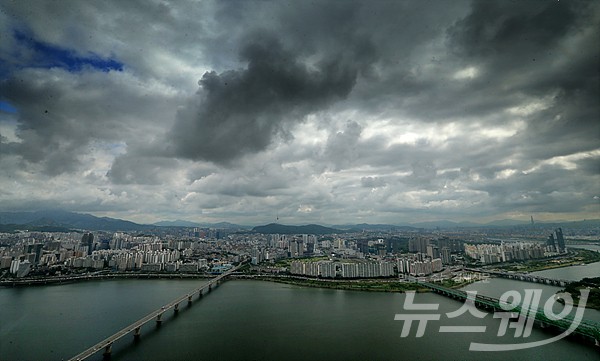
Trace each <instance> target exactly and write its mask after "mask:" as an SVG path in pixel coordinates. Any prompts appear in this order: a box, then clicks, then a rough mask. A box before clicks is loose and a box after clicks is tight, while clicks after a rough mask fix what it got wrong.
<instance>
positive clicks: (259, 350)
mask: <svg viewBox="0 0 600 361" xmlns="http://www.w3.org/2000/svg"><path fill="white" fill-rule="evenodd" d="M588 266H589V268H591V269H596V268H594V267H597V266H598V264H593V265H588ZM588 266H577V267H579V268H577V270H578V272H583V273H585V272H588V271H589V270H586V269H587V267H588ZM572 269H573V267H568V268H563V269H560V270H562V271H563V273H562V275H563V276H564V278H567V276H566V275H568V274H572V272H573V271H572ZM553 271H558V269H557V270H553ZM543 272H547V271H543ZM555 276H557V277H558V276H559V275H555ZM202 282H203V281H202V280H160V279H158V280H105V281H95V282H83V283H73V284H66V285H55V286H39V287H29V288H3V289H0V307H1V308H0V309H1V310H2V317H1V321H2V322H0V359H1V360H7V361H10V360H61V359H67V358H69V357H71V356H74V355H75V354H77V353H78V352H80V351H82V350H83V349H85V348H87V347H89V346H91V345H92V344H95V343H96V342H98V341H100V340H101V339H103V338H105V337H107V336H108V335H110V334H112V333H114V332H116V331H118V330H119V329H121V328H122V327H124V326H126V325H127V324H129V323H131V322H133V321H135V320H137V319H139V318H141V317H142V316H144V315H145V314H147V313H149V312H150V311H152V310H154V309H157V308H159V307H160V306H161V305H163V304H165V303H167V302H169V301H171V300H172V299H174V298H175V297H177V296H180V295H182V294H185V293H186V292H187V291H189V290H191V289H193V288H195V287H196V286H198V285H199V284H201V283H202ZM525 288H542V289H543V292H544V298H543V299H544V300H545V299H546V298H547V297H550V296H551V295H552V294H553V293H554V292H556V291H557V290H558V289H559V288H557V287H552V286H547V285H538V284H534V283H525V282H519V281H513V280H507V279H492V280H489V281H487V282H478V283H475V284H471V285H469V286H467V287H466V289H476V290H478V292H480V293H482V294H489V295H490V296H495V297H497V296H499V295H500V294H501V293H502V292H504V291H505V290H509V289H515V290H521V291H522V290H523V289H525ZM405 297H406V295H405V294H398V293H370V292H356V291H341V290H331V289H319V288H306V287H299V286H292V285H285V284H278V283H270V282H263V281H250V280H232V281H227V282H225V283H223V284H222V285H221V286H220V287H219V288H217V289H215V290H214V291H213V292H211V294H209V295H207V296H205V297H204V298H203V299H201V300H198V299H195V300H194V303H193V305H192V306H191V307H187V306H186V307H182V310H181V311H180V313H179V314H178V315H176V316H175V315H174V314H173V313H172V312H171V311H169V312H168V315H169V316H168V317H167V318H166V322H164V323H163V325H162V326H161V327H160V328H156V327H155V326H154V325H150V324H148V325H146V326H144V328H142V337H141V340H140V341H139V342H135V341H134V340H133V337H132V336H126V337H125V338H123V339H121V340H120V341H118V342H117V343H115V345H114V347H113V354H112V358H111V359H112V360H196V359H209V360H214V359H222V360H225V359H227V360H232V359H264V360H282V359H287V360H323V359H328V360H365V359H407V360H412V359H414V360H443V359H447V360H454V359H461V360H481V359H486V360H507V359H513V360H542V359H543V360H561V361H564V360H598V350H597V349H595V348H594V347H591V346H586V345H583V344H579V343H576V342H574V341H571V340H560V341H558V342H555V343H552V344H549V345H547V346H543V347H542V348H533V349H526V350H520V351H508V352H486V353H481V352H473V351H469V344H470V343H471V342H472V341H475V342H480V343H514V342H515V340H516V339H515V338H513V337H512V335H511V334H510V332H509V333H507V335H506V336H504V337H497V336H496V333H497V330H498V329H499V324H500V321H499V320H498V319H494V318H492V315H491V314H488V315H487V316H485V317H484V318H482V319H480V318H476V317H474V316H471V315H470V314H468V313H466V314H464V315H461V316H459V317H456V318H453V319H450V318H448V317H446V315H445V314H446V313H448V312H452V311H456V310H457V309H459V308H460V307H461V305H462V303H461V302H458V301H455V300H452V299H448V298H445V297H442V296H439V295H436V294H432V293H425V294H417V295H416V297H415V303H419V304H421V303H429V304H439V310H438V311H437V312H439V313H440V314H441V315H442V316H441V320H440V321H429V322H428V323H427V328H426V331H425V334H424V336H423V337H420V338H417V337H415V332H416V322H415V323H414V324H413V327H412V328H411V330H410V334H409V336H408V337H404V338H402V337H400V334H401V332H402V328H403V325H404V321H394V316H395V314H399V313H402V314H406V313H407V312H408V313H429V314H431V313H432V311H406V310H404V307H403V305H404V300H405ZM182 306H184V304H182ZM433 313H435V312H433ZM585 318H586V319H590V320H600V312H598V311H595V310H586V316H585ZM441 325H444V326H459V325H460V326H465V325H472V326H485V327H486V332H484V333H444V334H441V333H439V332H438V331H439V327H440V326H441ZM549 337H551V334H547V333H545V332H543V331H542V330H539V329H537V328H534V329H533V332H532V334H531V336H530V337H529V338H528V339H526V341H527V342H530V341H535V340H543V339H547V338H549ZM92 359H96V360H99V359H102V356H101V355H100V354H97V355H95V357H94V358H92Z"/></svg>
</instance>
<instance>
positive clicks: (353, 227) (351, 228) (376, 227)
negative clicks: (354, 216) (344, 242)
mask: <svg viewBox="0 0 600 361" xmlns="http://www.w3.org/2000/svg"><path fill="white" fill-rule="evenodd" d="M332 227H333V228H336V229H342V230H344V231H347V232H362V231H390V230H393V231H414V230H417V229H418V228H416V227H412V226H407V225H393V224H369V223H360V224H344V225H334V226H332Z"/></svg>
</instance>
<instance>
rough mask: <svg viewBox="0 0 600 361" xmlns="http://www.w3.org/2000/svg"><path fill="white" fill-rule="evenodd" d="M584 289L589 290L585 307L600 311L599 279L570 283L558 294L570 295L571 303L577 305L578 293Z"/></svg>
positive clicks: (579, 294) (586, 279) (579, 295)
mask: <svg viewBox="0 0 600 361" xmlns="http://www.w3.org/2000/svg"><path fill="white" fill-rule="evenodd" d="M585 288H588V289H589V290H590V294H589V295H588V299H587V303H586V305H585V307H586V308H594V309H597V310H600V277H595V278H584V279H582V280H581V281H578V282H573V283H570V284H568V285H567V286H566V287H565V289H564V290H561V291H560V292H568V293H570V294H571V297H573V303H574V304H575V305H578V304H579V300H580V297H581V292H580V291H581V290H582V289H585Z"/></svg>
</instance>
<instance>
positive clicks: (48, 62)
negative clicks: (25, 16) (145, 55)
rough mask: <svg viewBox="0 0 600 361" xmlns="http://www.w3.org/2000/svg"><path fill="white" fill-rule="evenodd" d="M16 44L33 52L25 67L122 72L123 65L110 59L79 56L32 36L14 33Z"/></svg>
mask: <svg viewBox="0 0 600 361" xmlns="http://www.w3.org/2000/svg"><path fill="white" fill-rule="evenodd" d="M14 37H15V39H16V40H17V42H18V43H19V44H21V45H24V46H26V47H27V48H29V49H31V50H33V53H34V55H33V56H32V57H31V59H28V64H26V65H25V66H26V67H32V68H63V69H66V70H68V71H70V72H74V71H80V70H81V69H82V68H84V67H91V68H94V69H97V70H100V71H104V72H108V71H110V70H117V71H122V70H123V63H121V62H119V61H117V60H115V59H110V58H101V57H99V56H98V55H96V54H93V53H92V54H89V55H87V56H81V55H79V54H77V53H75V52H74V51H73V50H70V49H67V48H63V47H59V46H55V45H51V44H47V43H43V42H41V41H38V40H36V39H34V38H33V36H31V35H29V34H27V33H25V32H22V31H15V33H14Z"/></svg>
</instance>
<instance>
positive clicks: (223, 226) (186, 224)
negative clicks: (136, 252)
mask: <svg viewBox="0 0 600 361" xmlns="http://www.w3.org/2000/svg"><path fill="white" fill-rule="evenodd" d="M154 225H155V226H159V227H201V228H220V229H247V228H250V227H248V226H240V225H239V224H234V223H229V222H219V223H198V222H190V221H184V220H181V219H178V220H176V221H160V222H156V223H154Z"/></svg>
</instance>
